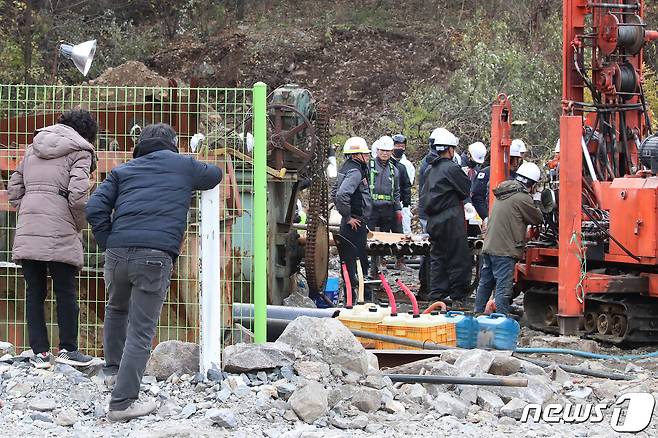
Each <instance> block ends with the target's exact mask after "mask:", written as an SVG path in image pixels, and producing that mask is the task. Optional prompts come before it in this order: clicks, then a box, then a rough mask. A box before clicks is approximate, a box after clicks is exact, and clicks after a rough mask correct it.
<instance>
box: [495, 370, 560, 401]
mask: <svg viewBox="0 0 658 438" xmlns="http://www.w3.org/2000/svg"><path fill="white" fill-rule="evenodd" d="M518 377H526V378H527V379H528V386H527V387H525V388H514V387H509V386H492V387H490V388H488V390H489V391H491V392H493V393H494V394H496V395H497V396H498V397H500V398H501V399H503V401H504V402H508V401H510V400H511V399H513V398H519V399H521V400H525V401H526V402H528V403H537V404H542V405H543V404H544V403H546V402H547V401H548V400H550V399H551V397H553V395H554V393H555V391H554V390H553V388H551V386H550V385H549V381H548V379H547V378H541V377H539V376H518Z"/></svg>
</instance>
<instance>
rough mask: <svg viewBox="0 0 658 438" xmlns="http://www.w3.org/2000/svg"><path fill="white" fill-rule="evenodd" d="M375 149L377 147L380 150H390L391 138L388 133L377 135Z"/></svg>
mask: <svg viewBox="0 0 658 438" xmlns="http://www.w3.org/2000/svg"><path fill="white" fill-rule="evenodd" d="M377 149H379V150H380V151H392V150H393V139H392V138H391V137H389V136H388V135H385V136H383V137H379V140H377Z"/></svg>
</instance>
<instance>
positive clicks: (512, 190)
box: [475, 162, 543, 314]
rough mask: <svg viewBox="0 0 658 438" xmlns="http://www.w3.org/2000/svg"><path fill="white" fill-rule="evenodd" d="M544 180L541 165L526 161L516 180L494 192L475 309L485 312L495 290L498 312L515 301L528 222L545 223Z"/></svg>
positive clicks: (520, 168) (504, 311) (508, 310)
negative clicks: (539, 186)
mask: <svg viewBox="0 0 658 438" xmlns="http://www.w3.org/2000/svg"><path fill="white" fill-rule="evenodd" d="M540 179H541V172H540V170H539V167H537V165H536V164H534V163H528V162H526V163H523V164H521V166H520V167H519V168H518V169H517V171H516V176H515V179H514V180H508V181H503V182H502V183H500V185H499V186H498V187H496V188H495V189H494V191H493V193H494V196H495V197H496V200H495V202H494V204H493V208H492V209H491V214H490V215H489V223H488V226H487V235H486V237H485V239H484V246H483V248H482V268H481V270H480V283H479V285H478V289H477V294H476V297H475V312H477V313H482V312H484V311H485V307H486V305H487V301H488V300H489V297H490V296H491V293H492V292H493V291H494V290H495V291H496V292H495V297H494V301H495V305H496V312H498V313H503V314H508V313H510V311H511V304H512V297H513V291H512V282H513V277H514V266H515V265H516V262H517V261H518V260H519V259H520V258H521V257H522V256H523V249H524V247H525V236H526V230H527V227H528V225H539V224H541V223H542V220H543V215H542V213H541V211H540V210H539V208H538V207H537V206H536V201H538V199H539V196H538V195H539V193H535V188H536V187H537V183H538V182H539V180H540Z"/></svg>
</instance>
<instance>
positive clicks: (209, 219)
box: [199, 186, 222, 376]
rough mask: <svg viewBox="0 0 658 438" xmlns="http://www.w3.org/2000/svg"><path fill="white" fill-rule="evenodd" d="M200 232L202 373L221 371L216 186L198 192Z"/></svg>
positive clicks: (220, 302)
mask: <svg viewBox="0 0 658 438" xmlns="http://www.w3.org/2000/svg"><path fill="white" fill-rule="evenodd" d="M200 210H201V211H200V214H201V228H200V234H201V239H199V246H200V251H199V255H200V258H201V260H200V265H199V266H200V267H201V273H200V274H201V275H200V279H201V297H200V299H199V313H200V315H199V318H200V330H199V332H200V333H199V346H200V351H199V353H200V357H201V360H200V362H201V364H200V365H201V373H202V374H203V375H204V376H205V375H206V374H207V373H208V370H209V369H211V368H213V367H215V368H217V369H221V368H222V367H221V363H220V360H221V354H222V321H221V319H222V295H221V292H220V290H219V285H220V278H221V275H220V254H219V247H220V245H219V240H220V238H221V236H220V229H219V220H218V219H219V186H215V188H213V189H210V190H206V191H204V192H201V206H200Z"/></svg>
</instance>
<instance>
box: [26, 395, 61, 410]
mask: <svg viewBox="0 0 658 438" xmlns="http://www.w3.org/2000/svg"><path fill="white" fill-rule="evenodd" d="M56 407H57V402H56V401H55V399H52V398H50V397H45V396H37V397H36V398H35V399H33V400H32V401H31V402H30V409H33V410H35V411H41V412H48V411H52V410H53V409H55V408H56Z"/></svg>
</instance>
